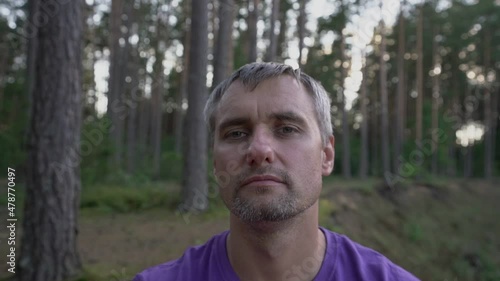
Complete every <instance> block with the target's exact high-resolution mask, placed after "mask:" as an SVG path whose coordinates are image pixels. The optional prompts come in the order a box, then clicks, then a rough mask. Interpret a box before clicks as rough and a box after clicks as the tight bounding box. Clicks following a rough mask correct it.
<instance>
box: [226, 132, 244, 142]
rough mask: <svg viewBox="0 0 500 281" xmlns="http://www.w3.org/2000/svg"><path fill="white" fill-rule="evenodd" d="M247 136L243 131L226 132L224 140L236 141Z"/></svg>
mask: <svg viewBox="0 0 500 281" xmlns="http://www.w3.org/2000/svg"><path fill="white" fill-rule="evenodd" d="M247 135H248V134H247V133H246V132H243V131H236V130H235V131H229V132H227V133H226V134H225V135H224V137H225V138H226V139H230V140H238V139H241V138H244V137H246V136H247Z"/></svg>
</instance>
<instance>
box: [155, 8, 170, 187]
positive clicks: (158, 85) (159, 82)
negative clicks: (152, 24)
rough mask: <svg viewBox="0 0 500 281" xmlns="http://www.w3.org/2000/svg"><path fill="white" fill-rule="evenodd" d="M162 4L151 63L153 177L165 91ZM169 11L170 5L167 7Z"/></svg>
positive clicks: (158, 156)
mask: <svg viewBox="0 0 500 281" xmlns="http://www.w3.org/2000/svg"><path fill="white" fill-rule="evenodd" d="M161 5H162V4H158V8H157V15H158V20H157V25H156V27H157V29H156V32H157V34H158V38H157V39H156V40H157V41H156V46H155V58H156V60H155V62H154V64H153V85H152V87H151V144H152V147H153V178H156V179H158V178H159V177H160V162H161V137H162V127H161V124H162V117H163V112H162V104H163V95H164V93H165V74H164V73H163V70H164V67H163V59H164V57H165V51H166V50H167V40H168V39H167V31H166V28H167V25H168V17H169V12H166V13H165V12H163V11H162V7H161ZM167 11H170V7H169V8H168V9H167Z"/></svg>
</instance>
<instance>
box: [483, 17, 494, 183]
mask: <svg viewBox="0 0 500 281" xmlns="http://www.w3.org/2000/svg"><path fill="white" fill-rule="evenodd" d="M490 60H491V34H490V31H489V28H488V26H485V29H484V62H483V64H484V70H485V71H484V72H485V73H484V74H485V77H487V76H488V72H489V70H490ZM491 110H492V103H491V92H490V85H489V84H488V82H486V85H485V87H484V127H485V131H484V177H485V178H487V179H490V178H491V177H492V175H493V156H494V154H493V143H494V141H495V139H494V135H493V126H492V125H493V124H492V123H493V122H492V121H493V120H492V114H491Z"/></svg>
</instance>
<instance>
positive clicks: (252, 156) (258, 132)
mask: <svg viewBox="0 0 500 281" xmlns="http://www.w3.org/2000/svg"><path fill="white" fill-rule="evenodd" d="M274 157H275V155H274V149H273V146H272V136H271V133H270V132H269V130H267V129H264V128H256V129H255V131H254V132H253V134H252V137H251V138H250V143H249V144H248V152H247V155H246V161H247V164H248V165H249V166H255V167H259V166H262V165H266V164H270V163H272V162H274Z"/></svg>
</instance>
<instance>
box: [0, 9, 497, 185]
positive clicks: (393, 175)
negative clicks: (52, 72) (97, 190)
mask: <svg viewBox="0 0 500 281" xmlns="http://www.w3.org/2000/svg"><path fill="white" fill-rule="evenodd" d="M44 3H45V2H44ZM47 3H48V2H47ZM202 6H203V8H205V5H202ZM81 8H82V13H83V18H84V19H83V20H84V36H83V42H82V47H83V53H82V65H83V69H82V71H83V76H82V77H83V79H82V89H83V93H82V95H81V100H82V112H83V118H82V120H83V121H82V130H81V136H82V141H89V142H90V143H92V151H91V152H90V153H88V154H86V155H82V161H81V169H82V176H81V178H82V181H83V183H84V184H91V183H95V182H101V181H118V182H120V181H124V182H127V181H135V180H136V181H137V182H140V181H141V180H175V181H179V182H180V181H181V180H182V175H183V170H184V175H185V176H184V180H182V182H184V183H185V184H186V186H187V185H189V184H188V182H189V180H190V176H189V175H194V174H198V172H196V173H194V172H192V171H191V170H190V169H191V168H189V167H191V166H192V164H186V165H184V164H181V163H182V161H188V162H189V161H191V160H193V159H194V158H193V157H195V156H196V157H198V154H204V155H205V156H200V157H201V158H199V159H200V160H193V161H195V162H199V161H206V162H207V165H208V173H207V175H206V176H201V178H200V180H202V181H205V183H204V184H206V181H207V180H208V179H209V177H210V175H209V174H210V162H211V161H210V160H209V157H208V156H207V155H206V154H207V152H206V151H205V149H202V150H199V151H198V150H196V152H190V151H191V149H192V148H193V146H196V145H199V146H200V147H202V146H203V143H206V140H205V138H204V137H203V133H201V132H200V130H201V131H203V130H204V129H203V128H202V127H201V125H200V124H199V123H200V122H201V119H200V116H199V114H200V110H201V108H202V106H201V104H202V103H203V102H204V100H205V98H206V95H207V94H208V92H209V90H208V89H210V88H213V87H215V86H216V84H217V83H219V82H220V81H221V80H222V79H223V78H224V77H226V76H227V75H228V74H229V73H230V72H231V71H232V70H234V69H236V68H238V67H240V66H241V65H243V64H245V63H247V62H251V61H255V60H257V61H264V60H265V61H278V62H285V63H288V64H291V65H293V66H295V67H301V68H302V69H304V71H305V72H307V73H309V74H310V75H312V76H313V77H315V78H316V79H318V80H319V81H321V83H322V84H323V85H324V87H325V88H326V90H327V91H328V92H329V93H330V95H331V98H332V100H333V105H332V110H331V112H332V115H333V123H334V126H335V135H336V136H337V143H338V145H337V162H338V163H337V165H336V166H335V171H334V174H338V175H342V176H343V177H346V178H349V177H358V176H359V177H363V178H364V177H383V178H384V179H385V180H386V181H387V182H388V183H392V184H396V183H398V182H400V181H402V180H405V179H413V178H415V177H417V178H425V177H442V176H445V177H448V176H453V177H455V176H456V177H480V178H491V177H493V176H498V174H499V171H500V161H499V159H500V151H499V150H500V149H498V145H499V143H500V138H499V137H498V134H497V131H498V126H499V124H498V123H499V122H498V119H499V118H498V109H499V99H498V96H499V88H500V87H499V82H498V78H497V72H498V70H499V68H500V64H499V61H500V31H499V29H498V28H497V27H498V26H499V25H500V18H499V16H498V15H499V14H500V3H499V2H498V1H466V0H433V1H431V0H427V1H401V2H398V1H392V2H391V1H383V3H381V2H380V1H362V0H343V1H332V0H308V1H306V0H259V1H257V0H248V1H230V0H209V1H208V3H207V5H206V10H203V11H198V10H197V9H193V7H192V3H190V1H180V0H156V1H142V0H134V1H123V0H87V1H85V2H84V3H82V7H81ZM61 11H62V10H61ZM58 12H60V11H51V10H50V9H49V10H47V12H46V13H47V15H48V16H53V15H52V14H51V13H58ZM195 12H196V13H200V14H202V15H203V16H206V17H207V20H206V22H204V23H203V26H204V27H206V31H205V30H201V29H198V27H196V28H195V26H193V25H192V24H193V23H196V22H197V20H199V18H196V19H195V20H193V17H192V13H195ZM37 20H38V21H40V19H35V20H34V21H30V19H29V18H28V5H27V2H26V1H22V0H19V1H10V2H7V3H2V4H0V32H1V33H0V36H1V42H0V50H1V51H0V112H1V114H0V147H2V158H1V160H0V161H1V163H2V167H6V166H7V165H10V166H15V167H18V168H19V170H20V171H25V168H26V164H25V163H26V159H27V154H26V144H27V138H26V137H25V136H26V135H27V133H28V131H29V127H28V120H29V118H30V117H29V112H28V111H27V110H26V109H27V108H28V105H29V104H30V102H32V97H31V96H30V95H28V94H27V93H29V92H30V91H29V85H30V83H29V79H30V77H32V75H31V76H30V75H27V74H29V73H31V72H36V71H39V70H38V69H30V68H29V66H30V61H32V60H33V59H34V58H33V52H35V50H36V48H37V47H32V46H30V45H29V44H27V40H26V39H27V38H28V37H29V36H30V32H33V30H35V27H36V26H37V24H38V25H40V24H43V22H37ZM205 37H206V38H205ZM200 39H203V40H205V39H206V44H207V46H206V49H205V48H204V49H199V50H198V48H201V47H202V46H200V44H205V43H203V42H204V41H203V40H201V41H200ZM200 42H202V43H200ZM195 54H196V56H198V57H196V58H195V57H192V56H194V55H195ZM205 59H206V60H207V63H206V67H205V64H204V63H202V62H203V60H205ZM193 68H194V69H193ZM199 68H202V69H199ZM195 92H196V96H194V95H195ZM198 103H200V104H198ZM197 104H198V105H197ZM190 105H191V106H190ZM61 106H64V105H63V104H62V103H61ZM190 109H191V110H190ZM195 115H196V116H197V117H194V116H195ZM193 122H194V123H193ZM191 126H200V127H196V128H194V127H193V129H190V128H191ZM193 130H194V131H193ZM195 131H196V132H199V133H200V134H199V135H198V133H196V134H194V135H193V133H194V132H195ZM192 153H194V154H192ZM190 155H191V156H190ZM186 156H187V157H186ZM207 157H208V158H207ZM193 169H195V168H194V166H193ZM196 169H198V168H196ZM205 170H206V169H202V168H200V170H199V171H205ZM197 171H198V170H197ZM202 173H203V174H205V172H202ZM24 176H25V175H24ZM196 185H198V184H196Z"/></svg>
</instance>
